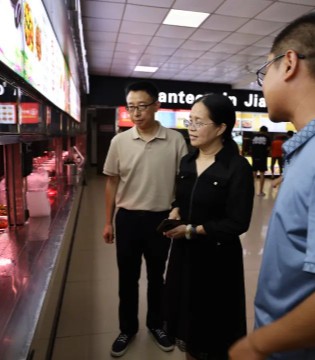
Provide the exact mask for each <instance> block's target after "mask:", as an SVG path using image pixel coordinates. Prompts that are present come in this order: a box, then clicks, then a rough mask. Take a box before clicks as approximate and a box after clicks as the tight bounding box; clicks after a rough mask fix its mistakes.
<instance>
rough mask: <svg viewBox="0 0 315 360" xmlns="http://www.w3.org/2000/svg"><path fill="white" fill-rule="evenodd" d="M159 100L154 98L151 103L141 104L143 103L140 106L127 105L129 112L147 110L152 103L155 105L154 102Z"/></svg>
mask: <svg viewBox="0 0 315 360" xmlns="http://www.w3.org/2000/svg"><path fill="white" fill-rule="evenodd" d="M156 102H157V100H154V101H153V102H151V103H150V104H141V105H138V106H134V105H127V106H126V109H127V111H128V112H129V113H134V112H135V111H136V110H137V111H140V112H142V111H145V110H147V108H148V107H149V106H151V105H153V104H154V103H156Z"/></svg>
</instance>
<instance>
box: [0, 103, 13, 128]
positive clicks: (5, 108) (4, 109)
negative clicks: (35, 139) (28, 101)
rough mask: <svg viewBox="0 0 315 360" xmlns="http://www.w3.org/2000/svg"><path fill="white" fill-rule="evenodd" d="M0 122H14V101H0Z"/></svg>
mask: <svg viewBox="0 0 315 360" xmlns="http://www.w3.org/2000/svg"><path fill="white" fill-rule="evenodd" d="M0 124H16V104H15V103H0Z"/></svg>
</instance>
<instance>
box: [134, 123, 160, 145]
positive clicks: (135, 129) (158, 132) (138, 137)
mask: <svg viewBox="0 0 315 360" xmlns="http://www.w3.org/2000/svg"><path fill="white" fill-rule="evenodd" d="M156 122H157V123H158V125H159V128H158V131H157V133H156V135H155V138H158V139H166V128H165V127H164V126H161V124H160V123H159V122H158V121H156ZM132 138H133V139H134V140H136V139H141V136H140V134H139V132H138V130H137V127H136V126H134V127H133V128H132Z"/></svg>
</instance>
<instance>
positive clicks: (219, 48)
mask: <svg viewBox="0 0 315 360" xmlns="http://www.w3.org/2000/svg"><path fill="white" fill-rule="evenodd" d="M245 46H246V45H236V44H227V43H226V44H225V43H222V42H221V43H219V44H217V45H215V46H214V47H213V48H211V51H213V52H222V53H227V54H235V53H237V52H239V51H241V50H243V49H244V47H245Z"/></svg>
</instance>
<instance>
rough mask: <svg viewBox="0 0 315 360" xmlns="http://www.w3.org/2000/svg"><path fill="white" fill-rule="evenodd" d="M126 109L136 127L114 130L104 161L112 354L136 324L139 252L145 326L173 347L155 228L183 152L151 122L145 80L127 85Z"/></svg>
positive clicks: (151, 89) (150, 89)
mask: <svg viewBox="0 0 315 360" xmlns="http://www.w3.org/2000/svg"><path fill="white" fill-rule="evenodd" d="M125 92H126V100H127V110H128V111H129V114H130V118H131V120H132V121H133V123H134V124H135V126H134V127H133V128H131V129H129V130H127V131H125V132H123V133H120V134H118V135H116V136H115V137H114V138H113V139H112V141H111V145H110V148H109V151H108V154H107V157H106V161H105V164H104V174H105V175H107V176H106V186H105V196H106V198H105V210H106V214H105V228H104V233H103V236H104V239H105V242H106V243H109V244H111V243H113V242H114V232H113V224H112V222H113V214H114V208H115V206H116V208H117V213H116V216H115V231H116V249H117V263H118V270H119V325H120V331H121V333H120V334H119V336H118V337H117V339H116V340H115V341H114V343H113V346H112V350H111V354H112V355H113V356H116V357H118V356H121V355H123V354H124V353H125V352H126V350H127V347H128V345H129V343H130V341H131V340H132V339H133V337H134V335H135V334H136V333H137V331H138V329H139V320H138V303H139V278H140V273H141V262H142V257H144V260H145V262H146V269H147V279H148V288H147V304H148V309H147V318H146V325H147V327H148V329H149V330H150V333H151V334H152V336H153V337H154V339H155V341H156V343H157V344H158V346H159V347H160V348H161V349H162V350H164V351H170V350H173V348H174V346H173V344H171V343H170V341H169V340H168V338H167V336H166V334H165V332H164V331H163V329H162V325H163V323H162V312H161V301H162V296H163V290H164V277H163V274H164V270H165V263H166V260H167V257H168V251H169V246H170V240H169V239H167V238H166V237H164V236H163V235H160V234H158V233H157V232H156V228H157V226H158V224H159V223H160V222H161V221H162V220H163V219H164V218H167V216H168V214H169V209H170V207H171V202H172V200H173V198H174V185H175V178H176V174H177V171H178V167H179V162H180V159H181V158H182V156H183V155H185V154H186V153H187V146H186V143H185V140H184V137H183V136H182V135H181V134H180V133H179V132H177V131H175V130H171V129H167V128H165V127H163V126H161V125H160V123H159V122H157V121H155V119H154V115H155V113H156V112H157V111H158V109H159V107H160V103H159V101H158V90H157V88H156V87H155V86H154V85H153V84H152V83H150V82H145V81H142V82H138V83H133V84H131V85H129V86H127V88H126V90H125Z"/></svg>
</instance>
